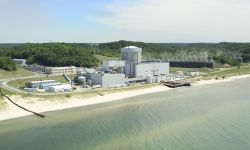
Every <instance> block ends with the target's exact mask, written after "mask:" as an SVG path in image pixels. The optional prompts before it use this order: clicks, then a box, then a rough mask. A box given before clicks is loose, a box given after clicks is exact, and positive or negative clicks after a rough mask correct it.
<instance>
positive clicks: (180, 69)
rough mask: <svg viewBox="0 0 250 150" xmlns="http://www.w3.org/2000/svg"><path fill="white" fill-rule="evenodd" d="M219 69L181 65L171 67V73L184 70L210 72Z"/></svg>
mask: <svg viewBox="0 0 250 150" xmlns="http://www.w3.org/2000/svg"><path fill="white" fill-rule="evenodd" d="M217 70H219V69H218V68H215V69H210V68H180V67H170V72H171V73H176V72H177V71H183V72H203V73H209V72H214V71H217Z"/></svg>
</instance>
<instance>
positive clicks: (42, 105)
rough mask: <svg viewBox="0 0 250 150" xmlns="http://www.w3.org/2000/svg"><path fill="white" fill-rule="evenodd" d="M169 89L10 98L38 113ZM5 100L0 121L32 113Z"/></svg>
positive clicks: (162, 87)
mask: <svg viewBox="0 0 250 150" xmlns="http://www.w3.org/2000/svg"><path fill="white" fill-rule="evenodd" d="M247 77H250V75H241V76H235V77H230V78H227V79H220V80H215V79H213V80H201V81H198V82H197V83H195V84H194V86H201V85H207V84H215V83H221V82H229V81H232V80H237V79H243V78H247ZM169 90H171V88H168V87H166V86H162V85H159V86H154V87H151V88H147V89H138V90H131V91H123V92H119V93H111V94H106V95H103V96H95V97H90V98H82V97H81V96H71V97H69V98H65V99H56V100H53V101H51V100H46V99H43V98H32V97H26V98H24V97H22V96H18V95H15V96H11V98H12V99H13V100H15V102H16V103H17V104H19V105H21V106H23V107H25V108H27V109H29V110H32V111H35V112H38V113H43V112H49V111H56V110H64V109H70V108H76V107H83V106H88V105H95V104H100V103H105V102H112V101H117V100H122V99H125V98H130V97H134V96H138V95H144V94H149V93H155V92H164V91H169ZM5 101H6V102H7V103H8V107H7V108H6V109H4V110H2V111H1V112H0V121H3V120H9V119H14V118H20V117H24V116H29V115H33V114H31V113H29V112H26V111H24V110H22V109H20V108H18V107H17V106H15V105H13V104H12V103H11V102H9V101H8V100H7V99H5Z"/></svg>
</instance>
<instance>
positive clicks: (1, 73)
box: [0, 67, 34, 79]
mask: <svg viewBox="0 0 250 150" xmlns="http://www.w3.org/2000/svg"><path fill="white" fill-rule="evenodd" d="M32 75H34V74H33V73H32V72H30V71H28V70H25V69H23V68H21V67H18V68H17V71H5V70H2V69H0V79H6V78H15V77H25V76H32Z"/></svg>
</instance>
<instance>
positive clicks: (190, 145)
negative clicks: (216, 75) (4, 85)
mask: <svg viewBox="0 0 250 150" xmlns="http://www.w3.org/2000/svg"><path fill="white" fill-rule="evenodd" d="M45 115H46V116H47V117H46V118H45V119H40V118H37V117H34V116H31V117H26V118H21V119H15V120H10V121H4V122H0V150H89V149H90V150H112V149H120V150H144V149H148V150H249V149H250V79H242V80H237V81H233V82H228V83H220V84H214V85H205V86H200V87H192V88H180V89H175V90H172V91H168V92H162V93H155V94H148V95H143V96H138V97H134V98H129V99H125V100H122V101H117V102H111V103H107V104H100V105H95V106H89V107H84V108H77V109H71V110H66V111H57V112H50V113H46V114H45Z"/></svg>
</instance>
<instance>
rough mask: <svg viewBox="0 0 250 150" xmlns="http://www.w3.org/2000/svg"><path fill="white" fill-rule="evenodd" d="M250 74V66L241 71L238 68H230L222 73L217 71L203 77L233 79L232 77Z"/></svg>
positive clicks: (242, 68)
mask: <svg viewBox="0 0 250 150" xmlns="http://www.w3.org/2000/svg"><path fill="white" fill-rule="evenodd" d="M245 74H250V66H243V67H241V68H240V69H238V68H237V67H234V68H229V69H225V70H221V71H216V72H212V73H208V74H205V75H203V77H216V76H218V77H223V76H224V77H231V76H237V75H245Z"/></svg>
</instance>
